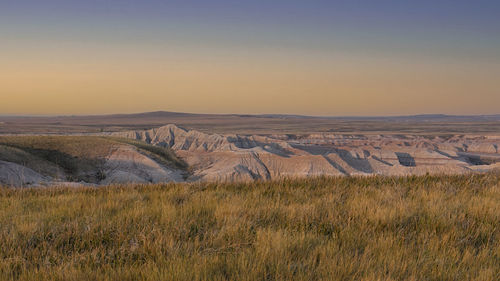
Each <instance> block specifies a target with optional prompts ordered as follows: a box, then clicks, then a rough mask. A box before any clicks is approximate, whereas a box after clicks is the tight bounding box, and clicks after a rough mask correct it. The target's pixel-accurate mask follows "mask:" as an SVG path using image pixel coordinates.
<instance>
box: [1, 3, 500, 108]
mask: <svg viewBox="0 0 500 281" xmlns="http://www.w3.org/2000/svg"><path fill="white" fill-rule="evenodd" d="M157 110H165V111H177V112H195V113H245V114H259V113H282V114H305V115H331V116H349V115H357V116H359V115H364V116H366V115H370V116H375V115H384V116H386V115H410V114H426V113H444V114H499V113H500V1H498V0H495V1H493V0H475V1H470V0H467V1H465V0H453V1H452V0H433V1H429V0H420V1H414V0H412V1H409V0H377V1H373V0H364V1H363V0H345V1H335V0H308V1H304V0H274V1H273V0H267V1H263V0H252V1H250V0H246V1H236V0H234V1H229V0H211V1H207V0H204V1H201V0H199V1H193V0H173V1H168V0H163V1H160V0H85V1H84V0H79V1H75V0H44V1H40V0H1V1H0V115H10V114H14V115H20V114H30V115H33V114H36V115H55V114H57V115H59V114H70V115H73V114H105V113H133V112H147V111H157Z"/></svg>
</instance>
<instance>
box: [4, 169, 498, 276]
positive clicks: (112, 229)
mask: <svg viewBox="0 0 500 281" xmlns="http://www.w3.org/2000/svg"><path fill="white" fill-rule="evenodd" d="M499 239H500V175H499V174H483V175H468V176H442V177H438V176H422V177H400V178H394V177H344V178H311V179H304V180H281V181H273V182H254V183H241V184H229V183H228V184H216V183H211V184H208V183H205V184H204V183H193V184H157V185H130V186H109V187H101V188H65V187H53V188H34V189H13V188H3V189H0V280H498V279H499V278H498V277H499V276H500V266H499V265H500V240H499Z"/></svg>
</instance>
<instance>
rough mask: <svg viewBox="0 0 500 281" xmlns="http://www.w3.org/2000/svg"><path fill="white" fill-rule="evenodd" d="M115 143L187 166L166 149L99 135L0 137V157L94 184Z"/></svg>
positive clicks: (160, 159) (100, 177) (62, 176)
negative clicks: (130, 146)
mask: <svg viewBox="0 0 500 281" xmlns="http://www.w3.org/2000/svg"><path fill="white" fill-rule="evenodd" d="M117 145H132V146H135V147H136V148H137V150H138V151H140V152H141V153H144V154H147V155H148V156H150V157H152V158H153V159H155V160H156V161H158V162H159V163H161V164H163V165H165V166H169V167H175V168H178V169H186V168H187V167H186V164H185V163H184V162H183V161H182V160H180V159H179V158H177V157H176V156H175V153H174V152H173V151H171V150H170V149H168V148H163V147H156V146H152V145H149V144H147V143H144V142H140V141H134V140H127V139H121V138H112V137H101V136H0V160H3V161H7V162H13V163H16V164H20V165H23V166H25V167H28V168H31V169H33V170H34V171H36V172H38V173H40V174H43V175H48V176H51V177H53V178H56V179H62V180H69V181H85V182H90V183H95V182H99V181H100V180H102V179H103V178H104V177H105V173H104V172H103V165H104V163H105V158H106V156H108V155H109V154H110V153H111V152H112V150H113V149H114V148H115V147H116V146H117Z"/></svg>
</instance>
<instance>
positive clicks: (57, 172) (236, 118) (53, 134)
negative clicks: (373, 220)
mask: <svg viewBox="0 0 500 281" xmlns="http://www.w3.org/2000/svg"><path fill="white" fill-rule="evenodd" d="M0 120H2V122H3V123H2V124H0V132H1V133H2V134H0V184H7V185H14V186H33V185H50V184H52V183H68V184H92V185H106V184H111V183H129V182H130V183H132V182H133V183H159V182H170V181H175V182H179V181H189V182H191V181H249V180H273V179H279V178H284V177H294V178H300V177H314V176H357V175H361V176H367V175H388V176H392V175H394V176H404V175H424V174H465V173H476V172H487V171H490V170H493V169H497V168H499V167H500V163H499V162H500V149H499V147H500V116H498V115H488V116H448V115H417V116H395V117H310V116H297V115H210V114H188V113H172V112H151V113H142V114H128V115H127V114H125V115H106V116H61V117H12V116H11V117H0ZM165 123H168V124H169V125H165ZM174 123H175V124H174Z"/></svg>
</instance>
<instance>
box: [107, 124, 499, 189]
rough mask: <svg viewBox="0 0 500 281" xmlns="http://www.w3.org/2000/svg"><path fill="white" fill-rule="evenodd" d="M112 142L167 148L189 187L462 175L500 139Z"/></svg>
mask: <svg viewBox="0 0 500 281" xmlns="http://www.w3.org/2000/svg"><path fill="white" fill-rule="evenodd" d="M112 135H114V136H119V137H126V138H132V139H137V140H142V141H145V142H147V143H150V144H153V145H158V146H164V147H169V148H172V149H173V150H174V151H175V152H176V154H177V155H178V156H179V157H181V158H182V159H184V161H186V163H187V164H188V165H189V166H190V167H191V170H192V174H191V176H190V177H189V178H188V180H207V181H217V180H220V181H228V180H229V181H239V180H254V179H275V178H279V177H285V176H286V177H306V176H320V175H326V176H337V175H371V174H382V175H421V174H426V173H430V174H460V173H467V172H472V171H486V170H489V169H491V168H494V167H498V165H496V164H495V163H497V162H500V153H499V149H498V148H499V143H500V137H499V136H472V135H456V136H443V137H439V136H431V137H429V136H421V135H342V134H309V135H289V134H287V135H232V134H227V135H222V134H206V133H202V132H199V131H195V130H186V129H182V128H179V127H177V126H175V125H167V126H163V127H160V128H155V129H151V130H146V131H130V132H119V133H112ZM478 167H480V168H478Z"/></svg>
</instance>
